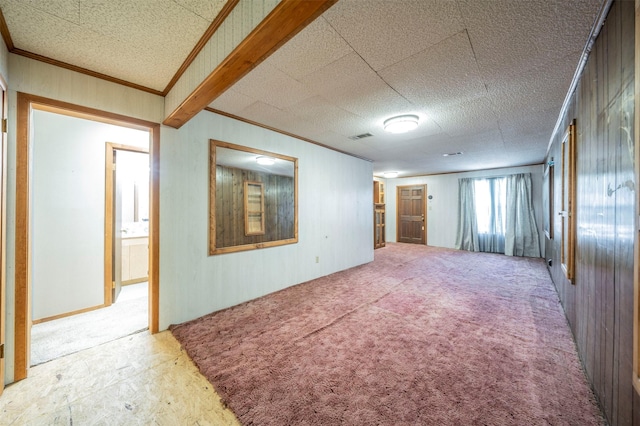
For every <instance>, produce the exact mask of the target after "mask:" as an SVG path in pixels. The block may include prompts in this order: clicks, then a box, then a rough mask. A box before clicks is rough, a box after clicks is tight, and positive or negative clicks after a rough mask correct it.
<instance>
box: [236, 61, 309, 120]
mask: <svg viewBox="0 0 640 426" xmlns="http://www.w3.org/2000/svg"><path fill="white" fill-rule="evenodd" d="M233 90H234V91H235V92H237V93H241V94H243V95H245V96H249V97H252V98H255V99H257V100H259V101H261V102H264V103H266V104H269V105H273V106H274V107H276V108H280V109H284V108H287V107H289V106H291V105H294V104H296V103H298V102H301V101H303V100H304V99H307V98H309V97H311V96H312V94H311V92H310V91H309V90H307V89H306V88H305V87H304V86H303V85H302V84H301V83H300V82H298V81H297V80H295V79H293V78H292V77H290V76H288V75H287V74H285V73H284V72H282V71H280V70H279V69H277V68H274V67H273V66H271V65H270V64H269V63H267V62H263V63H261V64H260V65H258V66H257V67H256V68H254V69H253V71H252V72H251V73H249V74H247V75H246V76H244V78H242V79H241V80H240V81H239V82H237V83H236V84H235V85H234V86H233Z"/></svg>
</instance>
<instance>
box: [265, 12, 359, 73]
mask: <svg viewBox="0 0 640 426" xmlns="http://www.w3.org/2000/svg"><path fill="white" fill-rule="evenodd" d="M352 52H353V50H352V49H351V47H349V45H348V44H347V43H346V42H345V41H344V39H343V38H342V37H340V35H339V34H338V33H337V32H336V31H335V30H334V29H333V28H332V27H331V25H329V24H328V23H327V21H326V20H325V19H323V18H322V17H320V18H318V19H316V20H315V21H314V22H312V23H311V24H309V25H308V26H307V27H306V28H305V29H304V30H303V31H301V32H300V33H298V34H297V35H296V36H295V37H293V38H292V39H291V40H289V41H288V42H287V43H285V45H284V46H282V47H281V48H280V49H278V50H277V51H276V52H275V53H274V54H272V55H271V56H270V57H269V58H268V59H267V62H268V63H269V65H271V66H273V67H274V68H277V69H279V70H280V71H282V72H284V73H285V74H287V75H289V76H291V77H293V78H295V79H296V80H301V79H303V78H304V77H305V76H307V75H309V74H311V73H313V72H315V71H317V70H319V69H321V68H323V67H325V66H327V65H329V64H331V63H332V62H335V61H337V60H338V59H340V58H342V57H343V56H345V55H348V54H350V53H352Z"/></svg>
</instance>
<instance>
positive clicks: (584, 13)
mask: <svg viewBox="0 0 640 426" xmlns="http://www.w3.org/2000/svg"><path fill="white" fill-rule="evenodd" d="M460 5H461V10H462V14H463V16H464V20H465V22H466V24H467V30H468V32H469V37H470V38H471V40H473V49H474V52H475V54H476V57H477V60H478V66H479V68H480V70H481V72H482V74H483V77H484V78H485V79H486V81H487V82H488V85H489V86H491V85H492V84H494V83H495V82H498V81H501V80H503V79H509V78H512V77H515V76H518V75H520V74H521V73H523V72H524V71H526V70H528V69H530V68H536V67H538V68H539V67H541V66H544V65H545V64H547V63H549V62H553V61H556V60H558V59H559V58H562V57H564V56H565V55H566V54H567V53H568V52H571V53H578V54H579V53H580V52H581V51H582V49H583V47H584V45H585V43H586V40H587V37H588V35H589V31H590V30H591V27H592V26H593V24H594V18H595V16H596V14H597V12H598V10H599V9H600V7H601V2H599V1H584V0H528V1H511V0H461V1H460ZM496 47H499V48H496ZM576 65H577V63H574V64H573V67H574V69H575V66H576Z"/></svg>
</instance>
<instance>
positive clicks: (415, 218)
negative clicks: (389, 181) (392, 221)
mask: <svg viewBox="0 0 640 426" xmlns="http://www.w3.org/2000/svg"><path fill="white" fill-rule="evenodd" d="M426 193H427V186H426V185H414V186H399V187H398V194H397V195H398V196H397V212H398V220H397V223H398V230H397V233H398V242H400V243H412V244H425V242H426V234H427V231H426V203H425V196H426Z"/></svg>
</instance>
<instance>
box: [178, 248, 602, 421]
mask: <svg viewBox="0 0 640 426" xmlns="http://www.w3.org/2000/svg"><path fill="white" fill-rule="evenodd" d="M171 331H172V332H173V334H174V335H175V336H176V338H177V339H178V340H179V341H180V342H181V344H182V345H183V347H184V348H185V350H186V351H187V353H188V354H189V356H190V357H191V358H192V359H193V361H194V362H195V363H196V364H197V366H198V367H199V369H200V371H201V372H202V374H203V375H204V376H206V377H207V378H208V379H209V381H210V382H211V383H212V384H213V386H214V387H215V389H216V391H217V392H218V394H219V395H220V396H221V398H222V400H223V402H224V403H225V404H227V405H228V406H229V408H231V410H233V412H234V413H235V414H236V416H237V417H238V419H239V420H240V422H241V423H243V424H247V425H249V424H252V425H339V424H344V425H542V424H544V425H547V424H550V425H600V424H605V422H604V420H603V418H602V416H601V414H600V410H599V409H598V407H597V405H596V403H595V401H594V397H593V394H592V393H591V391H590V389H589V386H588V384H587V382H586V380H585V377H584V374H583V371H582V369H581V366H580V363H579V360H578V357H577V354H576V350H575V346H574V343H573V340H572V337H571V333H570V330H569V328H568V325H567V322H566V320H565V317H564V315H563V313H562V310H561V307H560V304H559V302H558V297H557V295H556V292H555V290H554V287H553V284H552V282H551V280H550V278H549V274H548V273H547V270H546V268H545V265H544V262H543V260H542V259H531V258H518V257H507V256H503V255H499V254H485V253H470V252H465V251H457V250H449V249H441V248H433V247H426V246H419V245H411V244H388V245H387V247H385V248H382V249H379V250H376V251H375V261H374V262H372V263H369V264H367V265H362V266H359V267H356V268H352V269H349V270H347V271H342V272H338V273H335V274H332V275H329V276H327V277H323V278H320V279H317V280H313V281H310V282H307V283H304V284H300V285H298V286H295V287H292V288H289V289H286V290H283V291H280V292H278V293H274V294H271V295H268V296H265V297H262V298H260V299H257V300H254V301H251V302H248V303H244V304H242V305H239V306H235V307H233V308H229V309H226V310H224V311H220V312H216V313H213V314H210V315H206V316H204V317H201V318H198V319H196V320H194V321H191V322H188V323H184V324H180V325H175V326H171Z"/></svg>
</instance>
